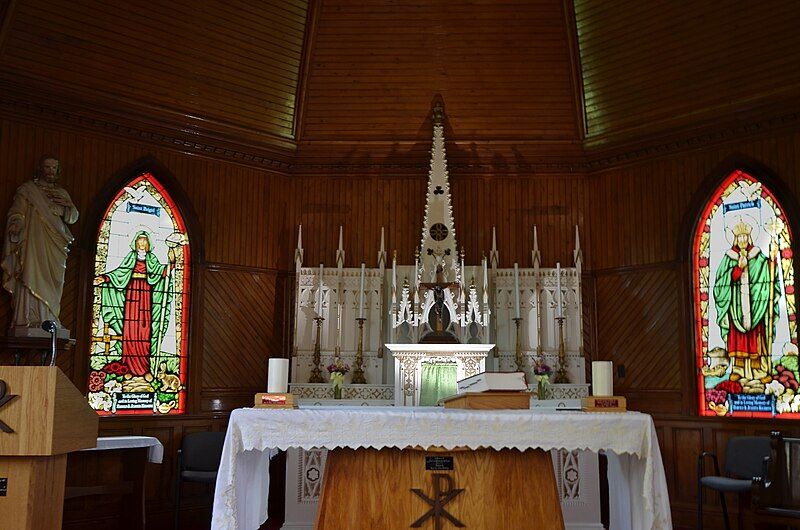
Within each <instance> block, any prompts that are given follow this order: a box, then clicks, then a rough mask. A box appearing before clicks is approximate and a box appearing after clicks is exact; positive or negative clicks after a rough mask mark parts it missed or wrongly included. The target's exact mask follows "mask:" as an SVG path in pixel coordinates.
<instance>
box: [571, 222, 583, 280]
mask: <svg viewBox="0 0 800 530" xmlns="http://www.w3.org/2000/svg"><path fill="white" fill-rule="evenodd" d="M572 257H573V258H574V259H575V268H576V269H578V274H580V272H581V265H582V264H583V251H582V250H581V236H580V234H579V233H578V225H575V250H573V251H572Z"/></svg>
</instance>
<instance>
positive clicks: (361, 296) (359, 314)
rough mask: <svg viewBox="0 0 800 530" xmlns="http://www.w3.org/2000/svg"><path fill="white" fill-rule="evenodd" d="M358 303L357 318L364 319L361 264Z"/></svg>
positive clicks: (362, 267)
mask: <svg viewBox="0 0 800 530" xmlns="http://www.w3.org/2000/svg"><path fill="white" fill-rule="evenodd" d="M359 296H360V298H359V303H358V318H364V264H363V263H362V264H361V292H360V295H359Z"/></svg>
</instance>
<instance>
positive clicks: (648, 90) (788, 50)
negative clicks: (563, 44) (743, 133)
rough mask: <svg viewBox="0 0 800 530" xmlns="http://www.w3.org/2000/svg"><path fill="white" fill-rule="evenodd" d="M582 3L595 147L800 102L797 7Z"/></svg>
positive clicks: (578, 1) (579, 17) (784, 2)
mask: <svg viewBox="0 0 800 530" xmlns="http://www.w3.org/2000/svg"><path fill="white" fill-rule="evenodd" d="M574 3H575V17H576V25H577V32H578V41H579V47H580V55H581V68H582V76H583V84H584V94H585V108H586V118H587V124H588V137H589V138H590V139H593V138H598V137H602V136H605V137H608V138H614V137H620V136H629V135H632V134H635V133H641V132H661V131H666V130H668V129H670V128H677V127H681V126H686V125H688V124H691V123H696V122H698V121H701V120H708V119H714V118H719V117H722V116H726V115H730V114H733V113H736V112H737V111H741V110H748V109H752V108H753V107H755V106H757V105H767V104H770V103H779V102H781V101H783V100H786V99H792V98H793V99H795V100H796V96H797V95H798V94H800V70H799V69H798V68H797V67H796V66H797V64H798V61H800V33H798V32H797V30H796V28H797V27H798V25H800V7H798V4H797V2H794V1H789V0H780V1H775V2H766V3H765V2H746V1H735V2H723V1H711V2H691V1H681V2H674V1H668V0H659V1H653V2H637V1H630V0H627V1H626V0H623V1H613V0H611V1H608V0H602V1H600V0H575V2H574Z"/></svg>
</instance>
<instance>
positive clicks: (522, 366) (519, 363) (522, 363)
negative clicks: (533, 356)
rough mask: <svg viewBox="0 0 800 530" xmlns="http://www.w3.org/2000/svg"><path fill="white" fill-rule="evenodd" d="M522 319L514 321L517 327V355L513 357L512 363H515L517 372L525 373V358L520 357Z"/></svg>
mask: <svg viewBox="0 0 800 530" xmlns="http://www.w3.org/2000/svg"><path fill="white" fill-rule="evenodd" d="M521 324H522V319H521V318H519V317H517V318H515V319H514V325H515V326H516V327H517V353H516V356H515V357H514V362H516V363H517V371H518V372H524V371H525V358H524V357H523V356H522V328H521V327H520V325H521Z"/></svg>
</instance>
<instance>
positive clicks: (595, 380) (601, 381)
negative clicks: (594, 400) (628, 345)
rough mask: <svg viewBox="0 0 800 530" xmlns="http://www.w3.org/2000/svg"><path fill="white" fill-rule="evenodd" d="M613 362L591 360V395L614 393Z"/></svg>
mask: <svg viewBox="0 0 800 530" xmlns="http://www.w3.org/2000/svg"><path fill="white" fill-rule="evenodd" d="M613 366H614V365H613V363H612V362H611V361H592V395H593V396H595V397H602V396H613V395H614V376H613Z"/></svg>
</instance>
